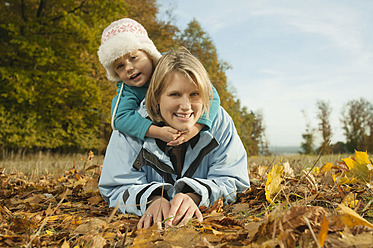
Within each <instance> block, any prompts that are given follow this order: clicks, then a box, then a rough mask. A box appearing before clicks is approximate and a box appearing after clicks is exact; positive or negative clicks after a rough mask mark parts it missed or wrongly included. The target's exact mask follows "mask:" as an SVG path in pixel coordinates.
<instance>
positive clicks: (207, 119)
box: [197, 86, 220, 130]
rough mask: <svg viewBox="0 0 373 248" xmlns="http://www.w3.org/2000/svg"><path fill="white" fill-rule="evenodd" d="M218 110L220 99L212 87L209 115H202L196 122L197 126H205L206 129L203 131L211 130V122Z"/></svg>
mask: <svg viewBox="0 0 373 248" xmlns="http://www.w3.org/2000/svg"><path fill="white" fill-rule="evenodd" d="M219 108H220V97H219V94H218V91H217V90H216V89H215V87H214V86H212V102H211V106H210V110H209V115H208V116H207V115H206V113H204V114H203V115H202V116H201V117H200V118H199V119H198V121H197V123H199V124H203V125H205V127H206V128H204V129H203V130H209V129H210V128H211V125H212V122H213V121H214V119H215V117H216V115H217V113H218V111H219Z"/></svg>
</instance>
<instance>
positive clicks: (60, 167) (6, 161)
mask: <svg viewBox="0 0 373 248" xmlns="http://www.w3.org/2000/svg"><path fill="white" fill-rule="evenodd" d="M351 155H352V154H334V155H323V156H321V157H320V158H319V157H318V156H317V155H302V154H291V155H271V156H249V157H248V168H249V170H252V169H254V168H255V167H257V166H259V165H260V166H266V167H268V168H269V167H271V166H272V165H274V164H276V163H278V162H280V161H281V159H282V161H283V162H289V164H290V165H291V166H292V168H293V169H294V170H295V171H296V172H298V173H299V172H300V171H301V170H303V169H307V168H311V167H312V166H313V165H314V164H315V163H316V165H315V166H316V167H321V166H322V165H323V164H324V163H327V162H329V163H336V162H337V161H342V159H343V158H346V157H349V156H351ZM2 157H3V158H2V160H1V161H0V169H1V170H2V171H3V172H4V173H7V174H11V173H16V172H23V173H24V174H25V175H29V176H30V175H34V176H39V175H45V174H49V173H53V174H59V173H63V172H64V171H65V170H67V169H71V168H76V169H81V168H83V166H84V162H85V161H86V159H87V157H88V153H87V154H78V153H76V154H54V153H50V152H39V153H35V154H23V153H12V152H8V153H6V152H4V151H3V156H2ZM103 161H104V156H103V155H100V156H99V155H96V154H95V155H94V157H93V159H92V162H91V164H98V165H102V163H103Z"/></svg>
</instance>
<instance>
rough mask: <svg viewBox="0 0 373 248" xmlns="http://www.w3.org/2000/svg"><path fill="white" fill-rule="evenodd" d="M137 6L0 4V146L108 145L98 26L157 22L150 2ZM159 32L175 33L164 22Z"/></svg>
mask: <svg viewBox="0 0 373 248" xmlns="http://www.w3.org/2000/svg"><path fill="white" fill-rule="evenodd" d="M137 2H138V1H137ZM141 3H143V2H141ZM141 3H140V2H139V3H136V2H135V1H126V2H123V1H119V0H114V1H109V0H104V1H101V0H100V1H99V0H92V1H85V0H80V1H79V0H78V1H77V0H66V1H57V0H50V1H45V0H14V1H1V5H0V10H1V13H2V15H1V16H0V21H1V22H0V47H1V48H0V49H1V50H0V55H1V58H2V59H1V62H0V83H1V91H0V120H1V122H0V129H1V130H2V132H1V134H0V148H7V149H31V150H41V149H52V150H59V151H77V150H86V149H98V150H102V149H103V147H105V146H106V144H107V141H108V136H109V135H110V132H111V128H110V106H111V99H112V98H113V96H114V95H115V89H116V87H115V83H111V82H109V81H108V80H107V79H106V75H105V70H104V69H103V67H102V66H101V64H100V62H99V61H98V58H97V49H98V46H99V44H100V37H101V33H102V31H103V29H104V28H105V27H107V26H108V25H109V24H110V23H111V22H112V21H114V20H118V19H120V18H123V17H126V16H128V17H129V16H131V15H133V16H141V15H140V13H142V14H144V13H146V14H147V15H146V17H147V19H146V21H145V20H144V22H146V24H147V25H149V26H151V25H152V26H154V28H158V27H162V25H163V24H162V23H159V24H157V22H156V13H157V6H156V2H155V0H147V1H146V5H145V4H141ZM132 13H133V14H132ZM142 16H144V15H142ZM153 23H156V24H154V25H153ZM163 26H167V25H163ZM162 30H163V31H162V33H161V35H162V36H167V38H168V37H170V36H172V35H173V33H171V34H170V30H172V27H170V25H168V26H167V28H166V29H164V28H163V29H162ZM153 33H155V32H154V30H153ZM160 39H161V38H159V40H160ZM168 39H169V38H168ZM165 40H166V39H165ZM171 40H172V39H171Z"/></svg>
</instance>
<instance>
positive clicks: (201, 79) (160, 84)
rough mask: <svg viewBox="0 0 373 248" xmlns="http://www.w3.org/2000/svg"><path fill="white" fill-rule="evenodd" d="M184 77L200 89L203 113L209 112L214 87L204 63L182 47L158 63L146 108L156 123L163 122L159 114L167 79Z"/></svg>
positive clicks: (164, 56)
mask: <svg viewBox="0 0 373 248" xmlns="http://www.w3.org/2000/svg"><path fill="white" fill-rule="evenodd" d="M175 72H178V73H181V74H182V75H184V76H185V77H186V78H187V79H189V81H190V82H191V83H193V84H194V85H196V86H197V87H198V88H199V91H200V95H201V99H202V113H206V115H207V116H208V112H209V109H210V105H211V102H212V87H211V82H210V79H209V76H208V73H207V71H206V69H205V67H204V66H203V65H202V63H201V62H200V61H199V60H198V59H197V58H196V57H195V56H193V55H192V54H191V53H190V52H189V51H188V50H187V49H186V48H184V47H180V48H179V49H177V50H172V51H170V52H167V53H166V54H165V55H163V56H162V57H161V58H160V60H159V61H158V64H157V67H156V68H155V70H154V73H153V76H152V79H151V81H150V84H149V88H148V91H147V94H146V98H145V107H146V110H147V112H148V115H149V117H150V118H151V119H152V120H153V121H155V122H162V121H163V118H162V116H161V114H160V112H159V106H158V104H159V101H160V98H161V94H162V93H163V92H164V90H165V89H166V87H167V86H168V85H167V79H168V77H170V76H171V75H172V74H173V73H175Z"/></svg>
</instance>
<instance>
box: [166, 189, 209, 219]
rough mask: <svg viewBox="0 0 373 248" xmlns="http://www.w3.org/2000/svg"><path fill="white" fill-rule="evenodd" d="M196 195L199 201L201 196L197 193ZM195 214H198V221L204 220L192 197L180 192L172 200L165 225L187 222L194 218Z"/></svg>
mask: <svg viewBox="0 0 373 248" xmlns="http://www.w3.org/2000/svg"><path fill="white" fill-rule="evenodd" d="M194 196H195V197H196V198H197V201H198V202H199V201H200V196H199V195H197V194H194ZM193 198H194V197H193ZM193 216H196V217H197V219H198V221H200V222H202V221H203V216H202V213H201V211H200V210H199V208H198V206H197V205H196V203H195V202H194V200H193V199H192V197H191V196H189V195H187V194H184V193H178V194H176V195H175V196H174V198H173V199H172V201H171V208H170V210H169V215H168V216H167V221H166V222H165V225H166V226H167V225H168V226H171V225H176V224H178V223H186V222H188V221H189V220H190V219H191V218H193Z"/></svg>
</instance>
